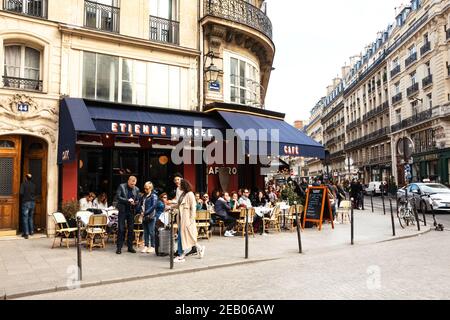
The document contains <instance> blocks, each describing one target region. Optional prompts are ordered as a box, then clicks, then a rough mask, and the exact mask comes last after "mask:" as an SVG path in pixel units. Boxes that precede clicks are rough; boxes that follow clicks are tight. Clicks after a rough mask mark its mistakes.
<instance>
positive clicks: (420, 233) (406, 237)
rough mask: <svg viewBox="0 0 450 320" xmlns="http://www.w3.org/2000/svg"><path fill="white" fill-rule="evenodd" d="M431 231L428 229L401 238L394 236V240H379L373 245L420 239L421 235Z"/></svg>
mask: <svg viewBox="0 0 450 320" xmlns="http://www.w3.org/2000/svg"><path fill="white" fill-rule="evenodd" d="M431 230H432V228H431V227H429V228H428V230H424V231H420V232H417V233H415V234H410V235H407V236H401V237H397V236H396V237H395V238H392V239H387V240H381V241H377V242H375V243H384V242H391V241H397V240H403V239H408V238H414V237H420V236H421V235H423V234H426V233H429V232H430V231H431Z"/></svg>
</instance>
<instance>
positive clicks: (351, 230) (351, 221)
mask: <svg viewBox="0 0 450 320" xmlns="http://www.w3.org/2000/svg"><path fill="white" fill-rule="evenodd" d="M354 200H355V199H353V198H352V203H353V201H354ZM350 223H351V227H350V232H351V243H352V245H353V244H354V241H353V237H354V229H353V228H354V224H353V205H352V211H351V217H350Z"/></svg>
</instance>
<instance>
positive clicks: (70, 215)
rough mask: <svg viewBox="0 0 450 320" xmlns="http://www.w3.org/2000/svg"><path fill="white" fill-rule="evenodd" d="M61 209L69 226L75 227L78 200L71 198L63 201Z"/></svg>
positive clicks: (78, 207)
mask: <svg viewBox="0 0 450 320" xmlns="http://www.w3.org/2000/svg"><path fill="white" fill-rule="evenodd" d="M61 210H62V214H63V215H64V217H66V220H67V223H68V224H69V227H71V228H75V227H76V226H77V212H78V211H79V210H80V206H79V204H78V201H76V200H72V201H67V202H64V203H63V205H62V208H61Z"/></svg>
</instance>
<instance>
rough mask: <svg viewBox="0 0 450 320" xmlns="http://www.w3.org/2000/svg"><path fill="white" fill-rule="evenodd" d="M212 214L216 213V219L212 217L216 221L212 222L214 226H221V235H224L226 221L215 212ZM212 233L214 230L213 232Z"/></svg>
mask: <svg viewBox="0 0 450 320" xmlns="http://www.w3.org/2000/svg"><path fill="white" fill-rule="evenodd" d="M211 215H214V219H212V220H213V221H214V222H213V223H212V224H211V226H212V227H213V228H214V230H215V228H216V227H217V228H219V236H220V237H221V236H222V233H223V230H224V229H225V222H224V221H223V220H222V219H221V218H220V217H219V216H218V215H216V214H215V213H211ZM211 235H212V232H211Z"/></svg>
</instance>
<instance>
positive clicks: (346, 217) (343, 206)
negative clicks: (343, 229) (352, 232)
mask: <svg viewBox="0 0 450 320" xmlns="http://www.w3.org/2000/svg"><path fill="white" fill-rule="evenodd" d="M351 209H352V203H351V201H350V200H342V201H341V203H340V206H339V208H338V209H337V210H336V220H337V221H339V218H340V219H341V221H342V224H344V223H350V211H351Z"/></svg>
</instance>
